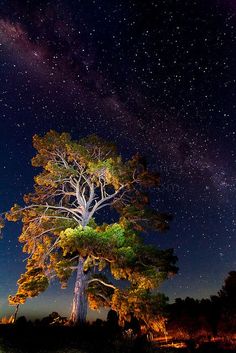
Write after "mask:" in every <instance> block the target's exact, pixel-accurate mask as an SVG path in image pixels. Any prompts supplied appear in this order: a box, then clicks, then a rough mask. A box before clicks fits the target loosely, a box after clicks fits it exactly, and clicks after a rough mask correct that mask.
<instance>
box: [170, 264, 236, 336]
mask: <svg viewBox="0 0 236 353" xmlns="http://www.w3.org/2000/svg"><path fill="white" fill-rule="evenodd" d="M167 311H168V314H167V315H168V324H167V330H168V332H169V334H172V335H174V336H175V337H178V338H187V337H188V338H200V337H201V336H202V337H204V336H205V337H208V338H211V337H213V336H217V335H219V336H226V335H228V336H229V335H232V334H235V332H236V271H231V272H229V274H228V277H227V278H226V280H225V282H224V285H223V286H222V288H221V290H220V291H219V293H218V295H214V296H211V297H210V298H209V299H201V300H198V299H193V298H189V297H187V298H186V299H180V298H177V299H176V300H175V303H173V304H169V305H168V309H167Z"/></svg>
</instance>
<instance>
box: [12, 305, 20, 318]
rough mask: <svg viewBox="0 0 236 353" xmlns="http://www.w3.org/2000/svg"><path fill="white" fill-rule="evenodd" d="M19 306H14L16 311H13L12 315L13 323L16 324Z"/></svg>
mask: <svg viewBox="0 0 236 353" xmlns="http://www.w3.org/2000/svg"><path fill="white" fill-rule="evenodd" d="M19 306H20V304H17V305H16V310H15V313H14V321H13V322H16V319H17V314H18V310H19Z"/></svg>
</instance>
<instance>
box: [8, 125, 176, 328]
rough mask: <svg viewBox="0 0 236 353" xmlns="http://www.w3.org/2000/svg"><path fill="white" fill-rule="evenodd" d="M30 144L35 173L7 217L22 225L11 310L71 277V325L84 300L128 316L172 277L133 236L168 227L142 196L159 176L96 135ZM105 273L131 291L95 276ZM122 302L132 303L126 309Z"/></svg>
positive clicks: (80, 318)
mask: <svg viewBox="0 0 236 353" xmlns="http://www.w3.org/2000/svg"><path fill="white" fill-rule="evenodd" d="M33 145H34V147H35V149H36V151H37V154H36V156H35V157H34V158H33V159H32V165H33V166H35V167H40V168H41V173H40V174H38V175H37V176H36V177H35V186H34V192H33V193H30V194H27V195H25V196H24V202H25V206H23V207H22V206H19V205H14V206H13V207H12V208H11V210H10V212H9V213H7V215H6V217H7V219H8V220H11V221H19V220H21V221H22V223H23V227H22V233H21V235H20V237H19V241H20V242H22V243H24V247H23V251H24V252H26V253H28V254H29V256H28V258H27V265H26V272H25V273H24V274H22V275H21V277H20V279H19V281H18V292H17V293H16V295H14V296H10V298H9V299H10V303H11V304H15V305H17V304H21V303H24V302H25V300H26V299H27V298H28V297H34V296H37V295H38V294H39V293H40V292H42V291H44V290H45V289H46V288H47V287H48V285H49V282H50V280H51V279H52V278H53V277H55V276H56V277H57V278H58V279H59V280H60V282H61V284H62V287H65V286H66V284H67V281H68V279H69V277H70V276H71V274H72V273H73V272H74V271H75V272H76V279H75V288H74V297H73V305H72V311H71V317H70V320H71V322H73V323H76V322H80V323H82V322H84V321H85V319H86V314H87V300H88V298H89V300H90V303H91V305H94V303H96V306H99V305H109V306H112V307H113V308H118V307H120V305H121V302H122V300H123V302H124V301H125V298H126V307H127V310H124V308H123V309H122V310H121V309H120V311H121V312H123V313H126V314H127V313H128V312H130V311H132V310H133V311H135V310H136V308H135V305H134V299H132V298H134V297H135V298H136V306H137V305H138V304H137V303H140V305H141V299H142V300H143V301H142V303H143V302H144V301H145V298H146V299H147V298H148V295H151V292H150V291H151V290H152V289H153V288H155V287H157V286H158V285H159V284H160V283H161V282H162V281H163V280H164V279H165V278H167V276H168V274H170V273H174V272H176V267H175V266H174V264H175V261H176V258H175V257H174V256H173V252H172V250H166V251H161V250H157V249H154V248H153V247H150V246H147V245H145V244H144V243H143V241H142V238H141V237H140V233H141V232H143V231H144V230H146V229H150V228H152V229H155V230H165V229H166V228H168V221H169V216H168V215H166V214H161V213H159V212H157V211H155V210H153V209H151V208H150V205H149V197H148V194H147V191H148V189H149V188H150V187H156V186H158V185H159V176H158V175H157V174H154V173H151V172H150V171H149V170H148V169H147V167H146V165H145V163H144V161H143V160H142V159H141V158H140V157H139V155H135V156H134V157H133V158H131V159H130V160H128V161H124V160H122V158H121V157H120V155H119V154H118V152H117V149H116V147H115V145H114V144H112V143H110V142H107V141H104V140H103V139H101V138H99V137H97V136H95V135H92V136H89V137H87V138H84V139H81V140H79V141H73V140H72V139H71V136H70V135H69V134H67V133H61V134H60V133H57V132H55V131H49V132H48V133H47V134H46V135H45V136H43V137H40V136H38V135H35V136H34V137H33ZM105 209H107V210H112V209H113V211H112V212H111V217H113V218H114V217H115V213H116V215H117V221H116V222H111V224H103V223H102V216H103V215H104V210H105ZM105 268H108V269H109V270H110V274H111V275H112V276H113V277H115V278H116V279H125V280H128V281H129V283H130V286H129V287H128V288H126V289H124V290H121V289H119V287H116V286H114V284H112V283H110V281H108V280H107V278H105V277H104V276H103V275H101V274H99V271H103V270H104V269H105ZM121 298H123V299H121ZM128 299H129V300H128ZM128 303H133V304H132V305H131V306H130V308H128V307H129V305H128ZM138 310H140V309H138ZM138 310H136V311H137V312H138Z"/></svg>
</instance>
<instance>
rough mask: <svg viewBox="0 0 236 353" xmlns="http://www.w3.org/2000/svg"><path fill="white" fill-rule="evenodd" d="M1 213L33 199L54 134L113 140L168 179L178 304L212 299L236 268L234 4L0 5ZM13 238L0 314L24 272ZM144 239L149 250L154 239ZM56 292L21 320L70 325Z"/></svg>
mask: <svg viewBox="0 0 236 353" xmlns="http://www.w3.org/2000/svg"><path fill="white" fill-rule="evenodd" d="M0 5H1V6H0V83H1V85H0V107H1V109H0V128H1V139H0V154H1V168H2V170H1V183H0V200H1V203H0V207H1V209H2V210H6V209H8V208H9V207H10V206H11V205H12V204H13V203H15V202H19V203H20V202H21V198H22V195H23V194H24V193H27V192H28V191H29V190H31V189H32V186H33V175H34V174H35V173H36V171H35V170H34V169H33V168H32V167H31V164H30V159H31V158H32V156H33V155H34V151H33V149H32V145H31V140H32V136H33V134H35V133H39V134H43V133H45V132H46V131H48V130H49V129H51V128H52V129H55V130H58V131H68V132H70V133H72V135H73V137H74V138H80V137H82V136H85V135H87V134H89V133H98V134H99V135H101V136H103V137H105V138H107V139H111V140H114V141H115V142H116V143H117V145H118V147H119V150H120V152H121V153H122V155H123V156H124V157H128V156H130V155H131V154H133V153H135V152H136V151H140V152H141V153H142V154H144V155H145V156H146V157H147V159H148V161H149V162H150V164H151V165H152V166H154V167H155V168H156V169H157V170H159V171H160V173H161V181H162V184H161V187H160V189H159V191H158V192H157V193H155V195H154V197H153V203H154V204H155V205H157V207H158V208H159V209H160V210H161V211H169V212H171V213H172V214H173V215H174V216H175V218H174V221H173V222H172V225H171V230H170V231H169V232H168V233H166V234H164V235H162V234H160V235H155V236H154V235H149V238H148V240H149V241H150V242H152V243H153V244H156V245H160V246H161V247H163V248H166V247H174V248H175V251H176V254H177V256H178V258H179V263H178V265H179V268H180V271H179V274H178V275H177V276H175V277H174V278H173V279H172V280H170V281H168V282H167V283H165V284H164V285H163V287H162V288H161V289H162V290H163V291H164V292H165V293H166V294H167V295H168V296H169V297H170V298H171V299H173V298H175V297H186V296H193V297H195V298H196V297H198V298H201V297H207V296H209V295H211V294H215V293H217V291H218V290H219V289H220V287H221V285H222V283H223V280H224V278H225V277H226V276H227V273H228V272H229V271H230V270H234V269H235V267H236V253H235V247H236V237H235V191H236V186H235V184H236V176H235V171H236V166H235V153H236V151H235V150H236V148H235V146H236V144H235V133H236V122H235V114H236V111H235V110H236V101H235V94H236V9H235V6H234V2H233V1H232V2H230V1H226V0H225V1H200V0H199V1H191V2H190V1H183V0H178V1H176V2H173V1H164V0H163V1H145V2H144V1H135V0H133V1H130V0H127V1H123V2H122V1H115V0H109V1H105V0H100V1H99V0H94V1H90V0H86V1H85V0H84V1H37V2H35V1H22V0H21V1H17V0H15V1H0ZM19 234H20V225H19V226H17V225H13V224H10V225H7V227H6V228H5V230H4V232H3V239H2V240H1V242H0V261H1V266H0V268H1V270H0V310H1V312H2V313H3V314H4V313H5V311H6V307H7V304H6V303H7V296H8V294H10V293H14V291H15V289H16V281H17V279H18V277H19V274H20V273H21V272H22V271H23V269H24V263H23V262H22V260H23V259H24V258H25V254H22V252H21V246H20V245H19V244H18V241H17V237H18V235H19ZM145 237H148V236H147V235H146V236H145ZM71 294H72V293H71V287H69V288H68V289H67V290H66V291H60V289H59V287H57V285H56V283H55V284H53V285H52V288H51V289H49V291H48V292H47V293H45V294H43V295H41V296H40V297H39V298H37V299H33V300H31V301H30V303H29V304H26V305H25V309H22V310H24V311H22V312H25V313H31V314H32V315H34V316H35V315H36V316H37V315H41V314H42V315H44V314H47V313H48V312H49V311H52V310H56V311H59V312H61V313H63V314H66V313H67V310H68V308H69V306H70V300H71Z"/></svg>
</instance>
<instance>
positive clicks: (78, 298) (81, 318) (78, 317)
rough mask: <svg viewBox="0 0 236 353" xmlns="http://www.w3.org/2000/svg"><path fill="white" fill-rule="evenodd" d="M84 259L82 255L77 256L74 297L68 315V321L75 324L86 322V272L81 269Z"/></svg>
mask: <svg viewBox="0 0 236 353" xmlns="http://www.w3.org/2000/svg"><path fill="white" fill-rule="evenodd" d="M83 265H84V259H83V258H82V257H80V258H79V262H78V266H77V274H76V281H75V288H74V298H73V304H72V311H71V316H70V322H71V323H72V324H73V325H75V324H84V323H85V322H86V316H87V307H88V299H87V293H86V290H87V286H88V280H87V274H86V273H85V272H84V269H83Z"/></svg>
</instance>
